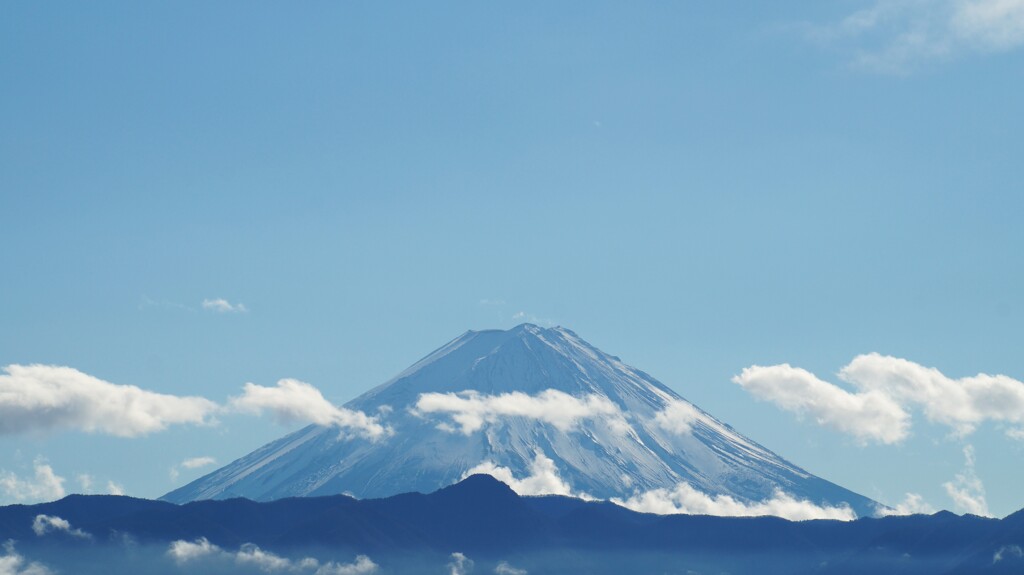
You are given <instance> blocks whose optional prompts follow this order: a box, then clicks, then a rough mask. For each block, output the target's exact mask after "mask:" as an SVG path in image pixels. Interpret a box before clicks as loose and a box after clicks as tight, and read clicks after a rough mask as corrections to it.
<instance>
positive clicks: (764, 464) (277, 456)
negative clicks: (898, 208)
mask: <svg viewBox="0 0 1024 575" xmlns="http://www.w3.org/2000/svg"><path fill="white" fill-rule="evenodd" d="M345 407H346V408H348V409H351V410H358V411H362V412H364V413H366V414H368V415H373V416H376V417H379V419H380V422H381V423H382V424H386V425H387V426H389V427H390V429H391V430H393V434H392V435H391V436H389V437H386V438H383V439H377V440H371V439H366V438H361V437H353V436H352V434H341V433H339V430H338V429H337V428H332V427H323V426H315V425H311V426H308V427H306V428H304V429H301V430H299V431H297V432H295V433H292V434H289V435H287V436H285V437H283V438H281V439H279V440H277V441H274V442H272V443H270V444H267V445H265V446H263V447H261V448H259V449H257V450H256V451H254V452H252V453H250V454H249V455H246V456H244V457H242V458H240V459H238V460H236V461H234V462H232V463H231V464H229V465H227V466H225V467H223V468H221V469H218V470H216V471H214V472H212V473H210V474H208V475H206V476H204V477H202V478H200V479H197V480H196V481H193V482H192V483H189V484H188V485H185V486H183V487H181V488H179V489H177V490H175V491H172V492H171V493H168V494H167V495H165V496H164V497H163V498H162V499H163V500H165V501H170V502H174V503H185V502H188V501H195V500H202V499H226V498H232V497H246V498H249V499H252V500H257V501H267V500H273V499H279V498H282V497H294V496H319V495H331V494H338V493H348V494H351V495H354V496H356V497H359V498H370V497H384V496H388V495H393V494H396V493H402V492H409V491H418V492H423V493H427V492H431V491H433V490H436V489H438V488H440V487H444V486H447V485H451V484H453V483H455V482H457V481H459V480H460V479H462V478H463V477H465V476H466V474H467V473H468V472H470V471H471V470H481V469H483V470H491V471H492V472H494V470H496V469H497V470H498V472H494V474H495V475H500V474H501V472H502V471H504V472H505V473H506V474H510V475H509V476H507V477H504V476H503V477H501V478H502V479H505V480H508V481H509V482H510V483H513V482H514V481H516V480H523V479H524V478H532V480H531V482H530V483H527V484H524V485H525V487H524V486H523V485H521V486H520V491H521V492H523V490H524V489H527V488H529V487H530V486H531V485H532V486H534V488H536V489H542V487H538V486H547V488H548V489H549V491H551V490H553V491H555V492H559V489H561V492H562V493H565V494H568V492H571V493H573V494H585V495H587V496H590V497H594V498H600V499H608V498H612V497H619V498H627V497H630V496H632V495H634V494H637V493H644V492H647V491H649V490H654V489H659V488H664V489H672V488H674V487H675V486H677V485H679V484H680V483H683V482H685V483H686V484H689V485H690V486H692V487H693V488H694V489H696V490H699V491H701V492H704V493H705V494H708V495H712V496H715V495H728V496H730V497H733V498H734V499H736V500H737V501H739V502H743V503H751V502H759V501H763V500H766V499H769V498H772V497H774V496H776V495H777V493H778V491H779V490H781V491H782V492H784V493H786V494H788V495H790V496H793V497H796V498H798V499H806V500H809V501H812V502H814V503H816V504H819V505H831V506H836V505H849V506H850V507H851V508H852V509H853V510H854V511H855V512H856V513H857V515H858V516H863V515H871V514H873V513H875V512H876V511H877V509H878V505H877V504H876V503H875V502H873V501H871V500H870V499H868V498H866V497H863V496H861V495H858V494H856V493H853V492H851V491H849V490H847V489H844V488H842V487H839V486H838V485H835V484H833V483H830V482H828V481H826V480H824V479H821V478H818V477H815V476H814V475H812V474H810V473H808V472H807V471H805V470H803V469H801V468H799V467H797V466H796V465H794V464H792V463H790V462H788V461H786V460H785V459H783V458H782V457H780V456H778V455H776V454H775V453H773V452H771V451H769V450H768V449H766V448H765V447H763V446H761V445H759V444H758V443H756V442H754V441H752V440H750V439H748V438H746V437H744V436H743V435H742V434H740V433H739V432H737V431H736V430H735V429H733V428H732V427H730V426H729V425H727V424H725V423H723V422H721V421H719V420H718V419H715V418H714V417H712V416H711V415H709V414H708V413H706V412H704V411H703V410H701V409H699V408H697V407H696V406H694V405H693V404H691V403H690V402H688V401H686V400H685V399H683V398H682V397H680V396H679V395H678V394H677V393H676V392H674V391H672V389H670V388H669V387H667V386H665V385H663V384H662V383H660V382H658V381H657V380H655V379H654V378H653V377H651V376H649V375H647V374H646V373H644V372H642V371H640V370H638V369H635V368H633V367H630V366H628V365H626V364H624V363H623V362H622V361H621V360H619V358H617V357H615V356H612V355H608V354H606V353H604V352H602V351H601V350H599V349H597V348H596V347H594V346H592V345H590V344H589V343H587V342H586V341H584V340H583V339H581V338H580V337H579V336H577V335H576V334H575V333H573V332H572V331H570V330H568V329H565V328H561V327H556V328H550V329H545V328H541V327H538V326H535V325H531V324H523V325H520V326H518V327H515V328H513V329H510V330H507V331H502V330H487V331H469V332H466V333H465V334H463V335H461V336H459V337H457V338H455V339H454V340H452V341H451V342H449V343H447V344H446V345H444V346H442V347H441V348H439V349H438V350H436V351H434V352H433V353H431V354H429V355H427V356H426V357H425V358H423V359H421V360H420V361H418V362H416V363H415V364H414V365H413V366H412V367H410V368H408V369H407V370H405V371H403V372H402V373H400V374H398V375H397V376H396V377H395V378H393V379H392V380H390V381H388V382H386V383H384V384H383V385H380V386H378V387H376V388H374V389H372V390H370V391H368V392H366V393H364V394H363V395H361V396H359V397H357V398H356V399H354V400H352V401H351V402H349V403H347V404H346V405H345ZM481 465H483V467H481ZM501 468H504V470H502V469H501ZM527 494H530V493H529V492H527Z"/></svg>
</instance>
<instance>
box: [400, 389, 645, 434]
mask: <svg viewBox="0 0 1024 575" xmlns="http://www.w3.org/2000/svg"><path fill="white" fill-rule="evenodd" d="M413 411H414V413H417V414H420V415H424V414H434V413H440V414H446V415H450V416H451V418H452V421H454V422H455V424H457V426H458V429H457V430H456V428H455V427H452V426H451V425H450V424H448V423H447V422H445V423H442V424H441V425H439V426H438V427H439V428H441V429H443V430H445V431H451V432H454V431H460V432H462V433H463V434H465V435H471V434H472V433H474V432H477V431H479V430H480V429H482V428H483V426H484V425H485V424H493V423H497V422H498V421H500V420H501V419H503V418H509V417H522V418H526V419H534V420H538V421H542V422H544V423H547V424H549V425H552V426H554V427H555V428H557V429H559V430H560V431H570V430H572V429H574V428H576V427H577V426H579V424H580V423H581V422H583V421H585V420H588V419H601V420H602V421H603V422H604V423H605V424H607V425H609V426H610V427H612V428H613V429H614V430H616V431H618V432H622V433H625V432H627V431H628V430H629V424H628V423H626V420H625V417H624V416H623V414H622V411H621V410H620V409H619V407H618V406H617V405H616V404H615V403H613V402H612V401H611V400H609V399H608V398H606V397H603V396H600V395H597V394H590V395H584V396H582V397H576V396H573V395H569V394H568V393H565V392H563V391H558V390H557V389H547V390H544V391H542V392H540V393H538V394H537V395H529V394H526V393H522V392H519V391H513V392H510V393H502V394H499V395H485V394H481V393H478V392H475V391H462V392H459V393H423V394H420V396H419V399H418V400H417V401H416V405H415V408H414V410H413Z"/></svg>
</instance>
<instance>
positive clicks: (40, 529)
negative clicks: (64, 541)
mask: <svg viewBox="0 0 1024 575" xmlns="http://www.w3.org/2000/svg"><path fill="white" fill-rule="evenodd" d="M32 531H33V532H34V533H35V534H36V535H37V536H38V537H42V536H43V535H46V534H47V533H50V532H51V531H63V532H65V533H67V534H68V535H71V536H72V537H78V538H80V539H90V538H92V535H89V534H88V533H86V532H85V531H82V530H81V529H73V528H72V527H71V523H70V522H69V521H68V520H67V519H61V518H60V517H57V516H56V515H42V514H40V515H36V518H35V519H33V520H32Z"/></svg>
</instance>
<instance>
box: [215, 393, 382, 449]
mask: <svg viewBox="0 0 1024 575" xmlns="http://www.w3.org/2000/svg"><path fill="white" fill-rule="evenodd" d="M229 405H230V406H231V408H233V409H235V410H238V411H243V412H249V413H256V414H259V413H262V412H264V411H269V412H270V413H271V414H272V415H273V416H274V418H275V419H277V420H278V421H279V422H281V423H284V424H289V423H296V422H300V423H315V424H317V425H326V426H334V427H337V428H338V429H340V430H342V431H343V432H350V433H352V434H355V435H359V436H361V437H365V438H367V439H370V440H378V439H382V438H385V437H388V436H390V435H392V434H393V430H392V429H391V428H390V427H388V426H385V425H382V424H381V423H380V418H378V417H377V416H370V415H366V414H365V413H363V412H361V411H355V410H351V409H346V408H344V407H339V406H336V405H334V404H333V403H331V402H329V401H327V400H326V399H325V398H324V396H323V394H322V393H320V390H318V389H317V388H315V387H313V386H312V385H310V384H308V383H305V382H302V381H298V380H296V379H282V380H280V381H278V382H277V385H276V386H275V387H264V386H261V385H256V384H254V383H246V384H245V386H244V388H243V391H242V395H240V396H238V397H233V398H231V400H230V401H229Z"/></svg>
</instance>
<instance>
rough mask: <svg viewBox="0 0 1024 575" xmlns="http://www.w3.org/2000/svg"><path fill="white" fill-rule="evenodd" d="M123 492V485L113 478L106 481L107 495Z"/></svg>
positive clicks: (121, 493)
mask: <svg viewBox="0 0 1024 575" xmlns="http://www.w3.org/2000/svg"><path fill="white" fill-rule="evenodd" d="M125 493H126V492H125V490H124V485H121V484H120V483H117V482H115V481H113V480H111V481H107V495H124V494H125Z"/></svg>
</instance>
